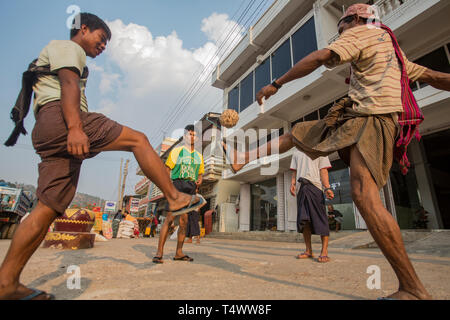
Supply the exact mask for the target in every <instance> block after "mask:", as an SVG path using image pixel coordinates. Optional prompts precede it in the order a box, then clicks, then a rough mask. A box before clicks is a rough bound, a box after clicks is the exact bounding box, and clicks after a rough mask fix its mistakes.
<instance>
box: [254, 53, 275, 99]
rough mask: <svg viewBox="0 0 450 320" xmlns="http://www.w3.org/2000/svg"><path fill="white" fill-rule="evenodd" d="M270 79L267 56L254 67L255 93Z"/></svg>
mask: <svg viewBox="0 0 450 320" xmlns="http://www.w3.org/2000/svg"><path fill="white" fill-rule="evenodd" d="M269 83H272V81H270V59H269V58H267V59H266V60H264V61H263V63H261V64H260V65H259V66H258V67H257V68H256V69H255V95H256V93H258V91H259V90H261V89H262V88H263V87H264V86H266V85H268V84H269Z"/></svg>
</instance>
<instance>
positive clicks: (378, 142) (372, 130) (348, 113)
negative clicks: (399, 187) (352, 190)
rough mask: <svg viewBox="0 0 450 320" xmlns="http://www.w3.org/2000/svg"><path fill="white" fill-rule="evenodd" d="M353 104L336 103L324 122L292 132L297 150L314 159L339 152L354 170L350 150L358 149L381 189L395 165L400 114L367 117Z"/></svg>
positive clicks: (300, 126) (306, 124)
mask: <svg viewBox="0 0 450 320" xmlns="http://www.w3.org/2000/svg"><path fill="white" fill-rule="evenodd" d="M353 103H354V102H353V101H352V100H351V99H350V98H344V99H341V100H339V101H338V102H336V104H335V105H334V106H333V107H332V108H331V109H330V111H329V112H328V115H327V116H326V117H325V118H324V119H322V120H316V121H306V122H300V123H298V124H296V125H295V127H294V128H293V129H292V131H291V134H292V136H293V137H294V143H295V146H296V147H297V148H298V149H299V150H301V151H302V152H304V153H305V154H306V155H307V156H309V157H310V158H311V159H313V160H314V159H317V158H318V157H324V156H329V155H330V154H332V153H334V152H336V151H337V152H339V156H340V157H341V159H342V160H343V161H344V162H345V163H346V164H347V165H348V166H350V155H349V151H350V149H349V148H350V147H351V146H353V145H356V147H357V148H358V151H359V152H360V153H361V155H362V157H363V158H364V160H365V162H366V165H367V167H368V169H369V171H370V173H371V174H372V176H373V178H374V180H375V182H376V184H377V186H378V188H379V189H381V188H382V187H384V186H385V185H386V183H387V180H388V177H389V171H390V169H391V167H392V162H393V159H394V157H393V151H394V144H395V139H396V136H397V132H398V131H397V130H398V127H397V121H396V119H395V117H396V114H391V113H390V114H375V115H367V114H362V113H359V112H357V111H355V110H353V108H352V106H353Z"/></svg>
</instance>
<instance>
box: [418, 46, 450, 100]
mask: <svg viewBox="0 0 450 320" xmlns="http://www.w3.org/2000/svg"><path fill="white" fill-rule="evenodd" d="M447 47H448V44H447ZM414 63H417V64H420V65H421V66H424V67H427V68H430V69H433V70H436V71H440V72H447V73H449V72H450V61H449V57H448V55H447V53H446V52H445V47H440V48H439V49H437V50H435V51H433V52H431V53H429V54H427V55H425V56H423V57H422V58H420V59H417V60H416V61H414ZM427 86H428V84H427V83H423V82H420V81H417V82H416V83H412V84H411V89H412V90H413V91H416V90H418V89H421V88H424V87H427Z"/></svg>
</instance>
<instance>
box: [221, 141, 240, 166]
mask: <svg viewBox="0 0 450 320" xmlns="http://www.w3.org/2000/svg"><path fill="white" fill-rule="evenodd" d="M224 144H225V141H222V143H221V144H220V145H221V146H222V150H223V154H224V155H225V158H226V159H227V160H228V162H229V163H230V166H229V167H230V170H231V172H233V173H234V174H236V173H237V171H236V170H234V169H233V166H232V165H231V164H232V163H233V161H231V159H230V157H229V156H228V153H227V149H225V146H224Z"/></svg>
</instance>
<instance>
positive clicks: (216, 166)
mask: <svg viewBox="0 0 450 320" xmlns="http://www.w3.org/2000/svg"><path fill="white" fill-rule="evenodd" d="M219 116H220V114H217V113H208V114H205V115H204V116H203V117H202V118H201V119H200V120H199V121H197V122H196V123H195V124H194V126H195V130H196V132H197V136H198V137H199V139H198V140H197V143H196V144H195V149H196V150H197V151H199V152H201V154H202V155H203V161H204V165H205V173H204V174H203V183H202V185H201V186H200V188H199V193H200V194H201V195H202V196H203V197H204V198H205V200H206V201H207V204H206V205H205V206H204V207H203V208H202V209H201V212H200V213H201V214H200V218H201V221H199V222H200V223H202V224H203V216H204V214H205V213H206V212H207V211H209V210H214V211H215V213H216V214H215V216H214V217H215V219H214V222H215V223H214V225H213V229H214V231H217V232H219V231H220V232H232V231H237V229H238V214H237V213H238V211H237V210H236V208H237V199H238V197H239V192H240V183H239V182H236V181H233V180H225V179H223V178H222V172H223V170H224V168H225V162H224V159H223V152H222V147H221V145H220V141H221V136H222V135H221V132H220V130H219V129H218V126H217V123H218V118H219ZM183 144H184V142H183V137H181V138H179V139H178V140H176V139H173V138H166V139H165V140H164V141H163V143H162V144H161V145H160V147H159V148H158V149H157V150H158V151H159V155H160V157H161V160H162V161H163V162H164V163H165V162H166V160H167V158H168V156H169V154H170V152H171V151H172V150H173V149H174V148H177V147H179V146H182V145H183ZM136 174H137V175H144V174H143V172H142V170H141V169H140V168H138V169H137V171H136ZM135 191H136V193H138V194H141V195H144V194H145V197H144V198H143V199H142V200H141V203H140V213H141V214H144V211H145V210H147V213H146V214H147V215H148V214H149V213H150V212H153V213H158V215H162V216H165V215H166V212H165V208H166V204H167V203H166V199H165V198H164V195H163V193H162V192H161V190H160V189H159V188H158V187H157V186H156V185H155V184H154V183H152V182H150V181H149V180H148V179H147V178H146V177H144V178H143V179H142V180H141V181H140V182H139V183H138V184H136V188H135Z"/></svg>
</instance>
